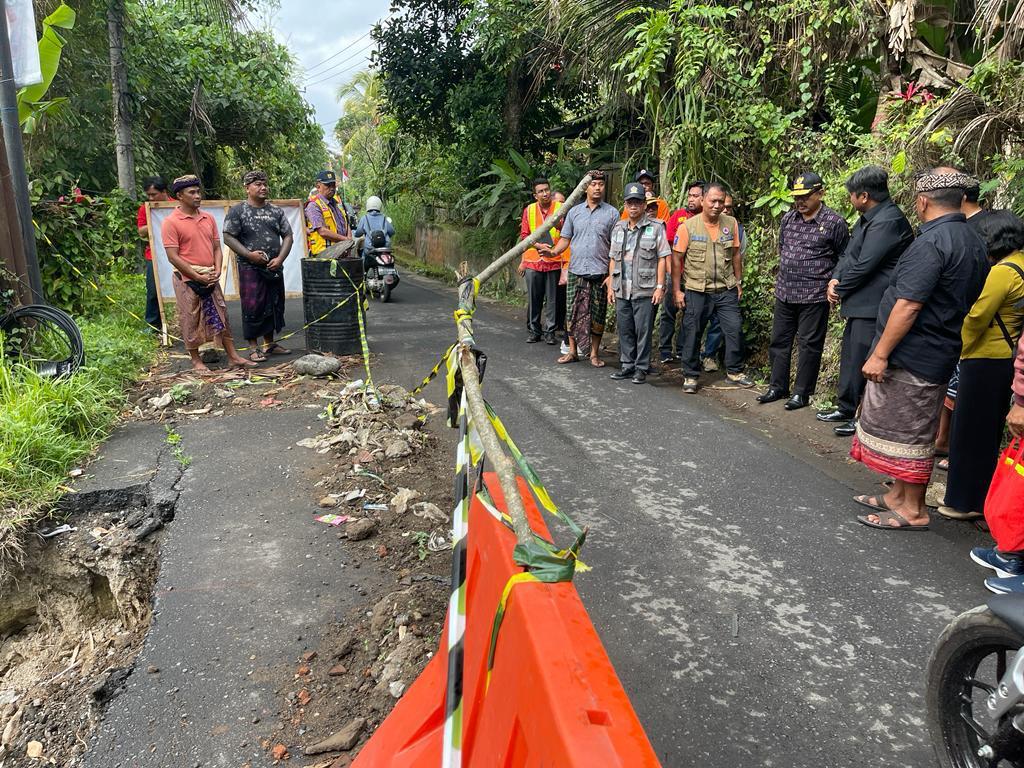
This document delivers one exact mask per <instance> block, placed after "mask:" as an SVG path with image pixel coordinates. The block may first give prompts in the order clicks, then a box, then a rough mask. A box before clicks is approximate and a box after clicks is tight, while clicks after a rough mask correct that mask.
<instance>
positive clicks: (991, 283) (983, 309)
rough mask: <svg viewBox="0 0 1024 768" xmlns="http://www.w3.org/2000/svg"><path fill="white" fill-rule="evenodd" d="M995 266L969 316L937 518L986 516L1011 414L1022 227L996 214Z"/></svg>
mask: <svg viewBox="0 0 1024 768" xmlns="http://www.w3.org/2000/svg"><path fill="white" fill-rule="evenodd" d="M979 233H980V234H981V235H982V237H983V238H984V239H985V243H986V245H987V246H988V254H989V258H990V259H991V260H992V261H993V262H994V266H993V267H992V269H991V271H990V272H989V273H988V277H987V278H986V280H985V287H984V288H983V289H982V291H981V296H979V297H978V300H977V301H976V302H974V306H972V307H971V311H970V312H969V313H968V314H967V317H966V318H964V325H963V329H962V331H961V338H962V340H963V345H964V346H963V352H961V355H960V386H959V389H958V390H957V397H956V407H955V408H954V410H953V423H952V426H951V427H950V437H949V480H948V483H947V485H946V499H945V502H944V504H943V506H940V507H939V513H940V514H942V515H944V516H946V517H951V518H954V519H957V520H970V519H972V518H976V517H981V516H982V512H983V511H984V505H985V496H986V495H987V493H988V486H989V483H990V482H991V480H992V473H993V472H994V471H995V467H996V460H997V459H998V456H999V446H1000V443H1001V441H1002V437H1003V427H1004V420H1005V418H1006V412H1007V411H1008V410H1009V409H1010V385H1011V384H1012V382H1013V358H1014V355H1015V353H1016V349H1017V339H1018V338H1019V336H1020V333H1021V327H1022V326H1024V253H1022V251H1021V249H1024V222H1022V221H1021V220H1020V219H1019V218H1017V217H1016V216H1014V215H1013V214H1012V213H1011V212H1009V211H992V212H991V213H990V214H988V215H987V216H986V217H985V219H984V220H983V222H982V223H981V224H979Z"/></svg>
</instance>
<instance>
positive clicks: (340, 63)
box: [303, 41, 373, 81]
mask: <svg viewBox="0 0 1024 768" xmlns="http://www.w3.org/2000/svg"><path fill="white" fill-rule="evenodd" d="M372 47H373V41H370V42H369V43H367V44H366V45H364V46H363V47H362V48H360V49H359V50H357V51H355V52H351V51H352V49H351V48H349V49H348V50H347V51H346V53H349V55H348V56H346V57H345V58H344V59H341V60H339V61H336V62H335V63H334V64H332V65H331V66H329V67H327V69H322V70H320V71H319V72H317V73H315V74H307V75H306V76H305V77H304V78H303V80H304V81H308V80H311V79H313V78H314V77H316V78H319V77H323V76H324V75H327V74H329V73H330V72H331V71H332V70H335V69H337V68H338V67H340V66H343V65H344V64H345V63H346V62H348V61H351V60H352V59H354V58H355V57H356V56H359V55H360V54H364V53H366V51H368V50H370V48H372ZM350 52H351V53H350Z"/></svg>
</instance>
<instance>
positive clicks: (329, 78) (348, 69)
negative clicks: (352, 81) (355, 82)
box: [302, 58, 370, 88]
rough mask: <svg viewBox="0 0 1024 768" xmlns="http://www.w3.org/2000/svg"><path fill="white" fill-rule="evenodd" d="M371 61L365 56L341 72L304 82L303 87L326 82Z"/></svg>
mask: <svg viewBox="0 0 1024 768" xmlns="http://www.w3.org/2000/svg"><path fill="white" fill-rule="evenodd" d="M369 63H370V60H369V59H367V58H364V59H363V60H362V61H358V62H356V63H355V64H353V65H352V66H350V67H347V68H345V69H343V70H341V71H340V72H335V73H334V74H332V75H329V76H328V77H325V78H323V79H322V80H314V81H313V82H312V83H303V86H302V87H303V88H310V87H312V86H314V85H320V84H321V83H326V82H327V81H328V80H334V79H336V78H337V77H339V76H341V75H343V74H345V73H346V72H350V71H352V70H353V69H361V68H362V67H363V66H364V65H365V64H369Z"/></svg>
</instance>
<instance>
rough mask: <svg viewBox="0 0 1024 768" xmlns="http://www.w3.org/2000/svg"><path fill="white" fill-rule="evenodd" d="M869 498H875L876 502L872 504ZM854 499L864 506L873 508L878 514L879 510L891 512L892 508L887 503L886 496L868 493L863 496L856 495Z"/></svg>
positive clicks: (856, 502)
mask: <svg viewBox="0 0 1024 768" xmlns="http://www.w3.org/2000/svg"><path fill="white" fill-rule="evenodd" d="M869 499H874V500H875V503H874V504H872V503H871V502H870V501H869ZM853 501H854V503H855V504H860V505H861V506H862V507H867V508H868V509H870V510H873V511H874V512H875V513H876V514H877V513H879V512H891V511H892V508H891V507H890V506H889V505H888V504H886V503H885V496H868V495H866V494H864V495H861V496H854V497H853Z"/></svg>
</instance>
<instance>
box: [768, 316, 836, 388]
mask: <svg viewBox="0 0 1024 768" xmlns="http://www.w3.org/2000/svg"><path fill="white" fill-rule="evenodd" d="M828 310H829V303H828V302H827V301H818V302H815V303H813V304H793V303H791V302H788V301H782V300H781V299H776V300H775V317H774V319H773V321H772V342H771V346H770V347H769V349H768V354H769V357H770V358H771V361H772V379H771V387H772V388H773V389H778V390H782V391H783V392H788V391H789V369H790V357H791V356H792V354H793V338H794V337H795V338H796V340H797V344H798V346H799V348H800V353H799V355H798V356H797V364H796V385H795V386H794V387H793V394H795V395H804V396H805V397H810V396H811V395H813V394H814V387H815V385H816V384H817V383H818V371H819V370H820V369H821V353H822V351H823V350H824V349H825V331H826V330H828Z"/></svg>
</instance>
